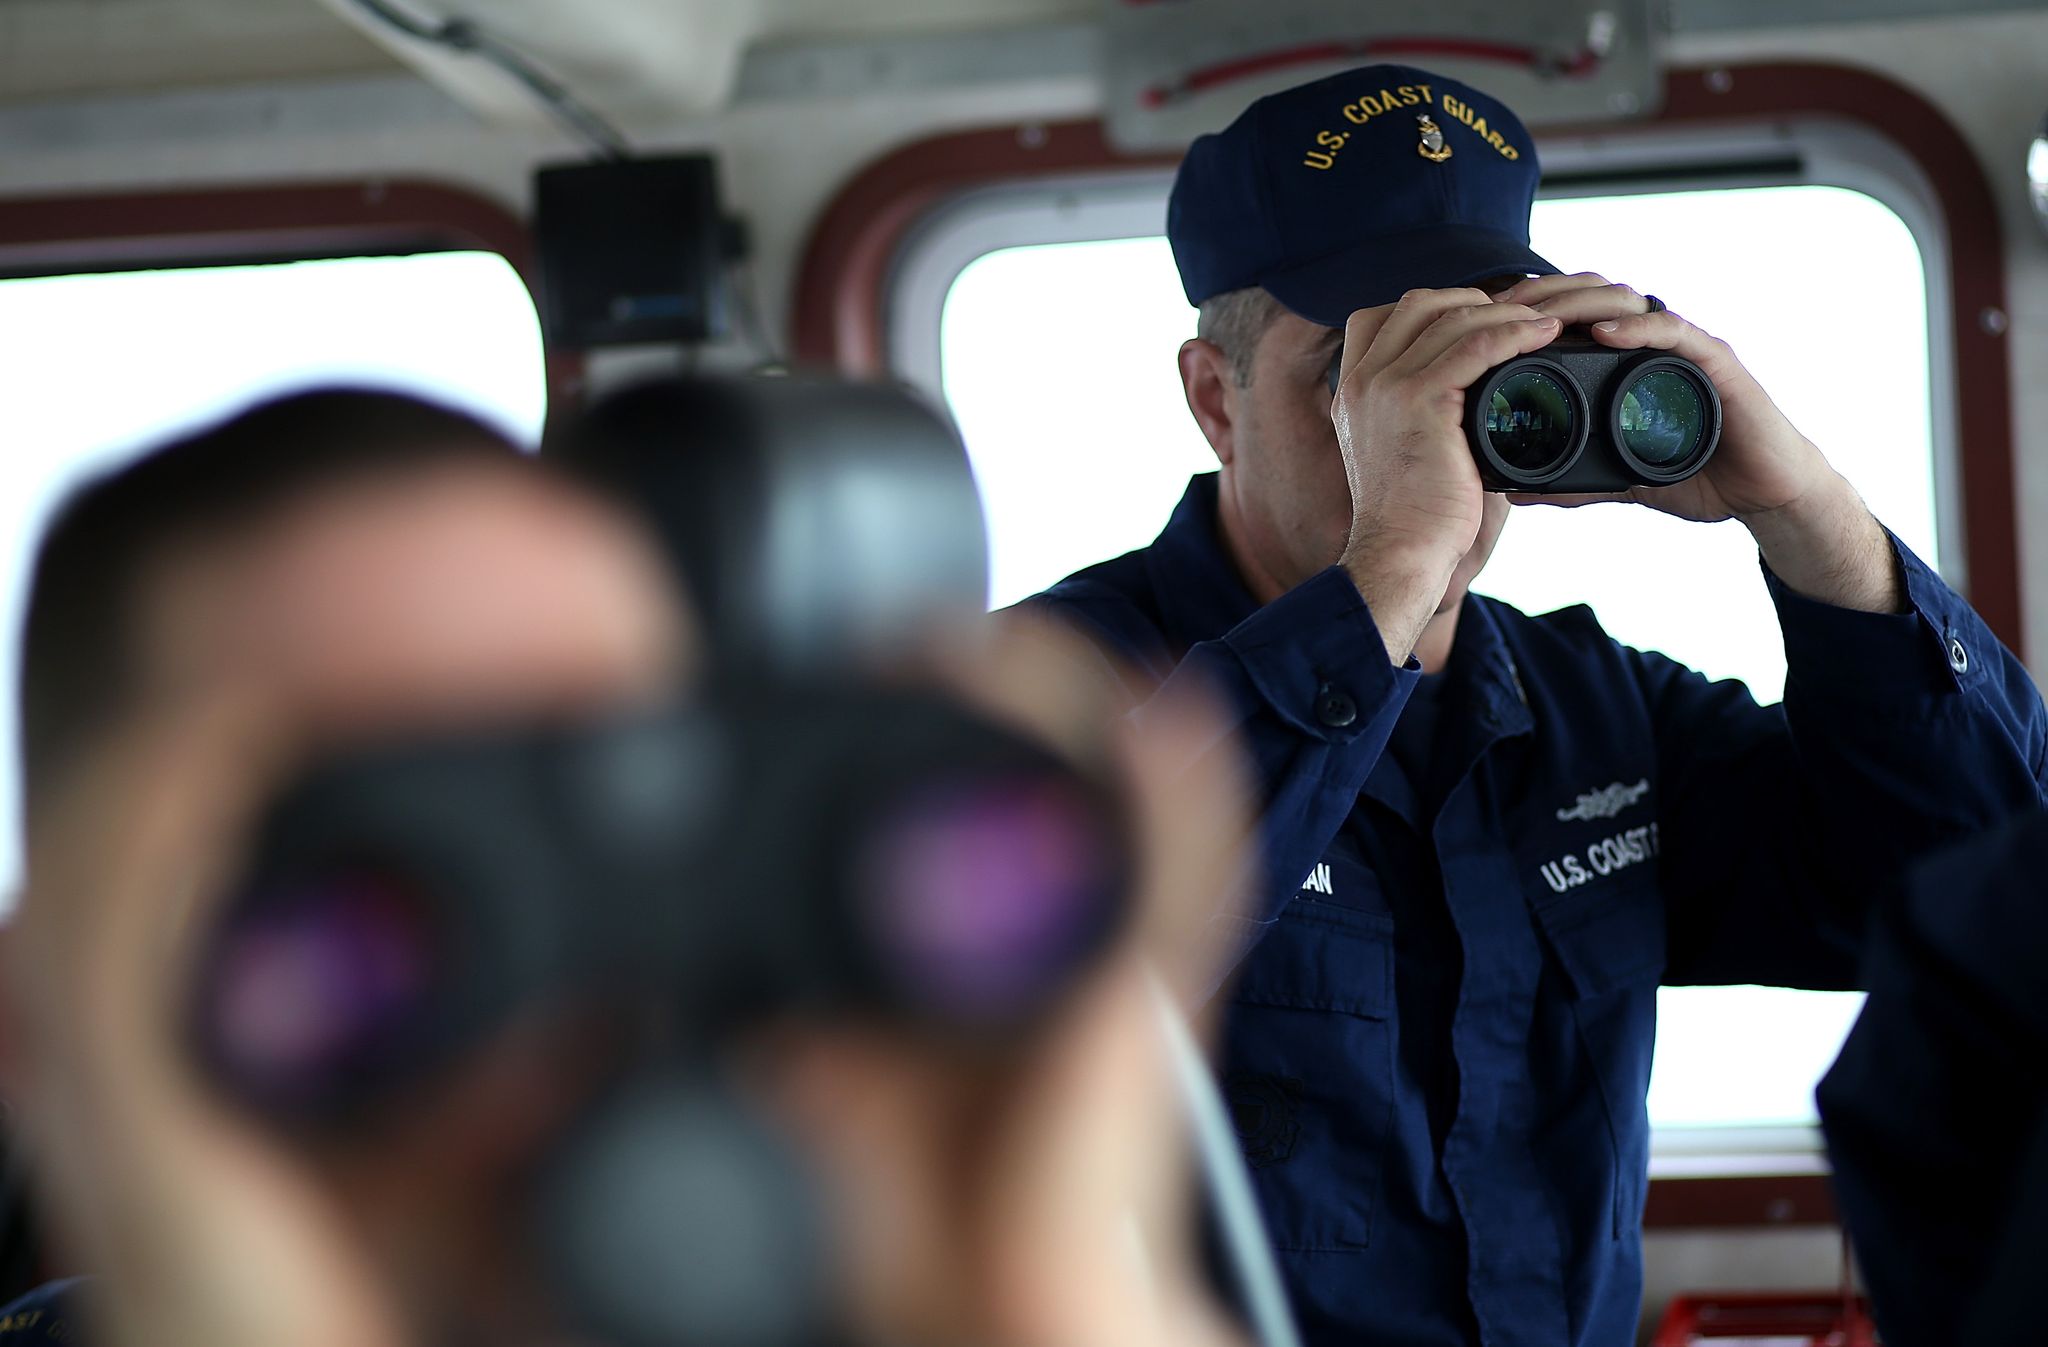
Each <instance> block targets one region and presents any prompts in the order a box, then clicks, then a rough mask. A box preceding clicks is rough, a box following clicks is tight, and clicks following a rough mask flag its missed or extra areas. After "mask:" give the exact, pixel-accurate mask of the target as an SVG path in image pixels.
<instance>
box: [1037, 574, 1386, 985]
mask: <svg viewBox="0 0 2048 1347" xmlns="http://www.w3.org/2000/svg"><path fill="white" fill-rule="evenodd" d="M1045 611H1047V612H1048V613H1049V614H1050V615H1052V616H1053V617H1055V618H1059V619H1062V620H1064V621H1067V622H1068V623H1069V624H1071V625H1074V626H1077V627H1079V628H1080V629H1081V630H1082V631H1083V632H1084V634H1086V635H1088V636H1089V637H1090V638H1091V640H1092V641H1093V642H1094V643H1095V644H1096V645H1097V646H1098V647H1104V648H1106V649H1107V650H1108V651H1109V652H1110V653H1111V654H1112V655H1116V656H1120V657H1122V658H1124V659H1126V660H1131V661H1134V662H1136V663H1138V664H1140V665H1141V666H1142V665H1143V664H1145V663H1151V662H1155V661H1156V659H1157V655H1156V652H1157V647H1158V641H1159V635H1158V633H1157V632H1156V630H1150V629H1149V625H1150V624H1149V623H1145V622H1144V621H1143V619H1141V618H1138V617H1137V616H1136V614H1135V613H1132V612H1129V611H1128V610H1125V611H1118V610H1114V609H1103V608H1100V607H1097V606H1095V605H1087V604H1078V603H1071V602H1062V601H1060V600H1054V601H1052V602H1051V603H1049V604H1048V605H1046V609H1045ZM1140 627H1143V628H1145V629H1143V630H1140V629H1138V628H1140ZM1148 655H1150V656H1151V658H1150V659H1148V658H1147V656H1148ZM1158 672H1159V673H1160V674H1161V675H1163V677H1162V679H1161V681H1160V682H1159V683H1158V686H1157V688H1156V689H1155V690H1152V691H1151V692H1150V695H1149V696H1144V695H1143V694H1142V693H1139V692H1138V690H1137V689H1133V691H1134V694H1136V695H1134V700H1135V701H1136V704H1135V705H1134V706H1133V707H1132V709H1131V710H1130V711H1129V712H1128V714H1127V720H1128V722H1129V723H1130V725H1131V726H1132V727H1133V728H1134V730H1135V731H1136V732H1137V733H1139V734H1143V733H1145V726H1146V721H1147V712H1148V709H1149V708H1150V707H1151V705H1153V703H1154V700H1155V699H1166V698H1171V697H1173V696H1175V695H1176V694H1177V693H1178V692H1179V690H1180V687H1181V685H1183V684H1186V683H1190V682H1192V683H1194V684H1196V685H1197V686H1199V687H1202V688H1206V689H1207V690H1208V691H1209V692H1210V694H1211V695H1212V696H1219V695H1220V697H1221V698H1222V700H1223V703H1224V706H1225V709H1226V713H1227V714H1226V716H1225V723H1224V725H1223V727H1222V730H1221V732H1220V733H1219V734H1218V736H1217V738H1216V739H1215V740H1214V741H1212V742H1211V743H1209V744H1207V745H1204V746H1203V747H1202V750H1201V751H1200V752H1199V753H1198V754H1196V755H1195V756H1194V757H1193V758H1191V760H1190V761H1189V763H1188V764H1187V765H1188V768H1189V770H1199V768H1200V765H1201V762H1202V760H1203V759H1204V758H1206V757H1208V755H1210V754H1212V753H1217V752H1238V753H1243V754H1245V755H1247V756H1248V757H1249V758H1250V760H1251V763H1252V766H1253V768H1254V770H1255V772H1256V776H1257V780H1258V783H1259V787H1260V792H1261V798H1260V799H1259V801H1258V803H1257V813H1258V815H1259V820H1260V841H1261V847H1260V854H1259V856H1258V857H1257V858H1255V861H1254V872H1253V873H1252V874H1251V875H1249V876H1247V877H1246V879H1245V881H1244V885H1245V888H1246V889H1247V891H1248V894H1249V901H1247V902H1245V903H1244V904H1242V906H1241V908H1240V909H1239V914H1236V915H1233V914H1218V917H1217V919H1218V920H1219V921H1223V922H1228V923H1230V924H1231V925H1232V927H1233V928H1234V929H1233V930H1231V931H1230V932H1228V933H1227V934H1228V937H1229V938H1228V940H1227V941H1226V945H1227V947H1229V948H1233V949H1234V950H1235V951H1236V956H1235V958H1234V959H1232V960H1231V961H1230V966H1234V965H1235V963H1236V961H1237V960H1239V959H1242V958H1243V956H1244V955H1245V954H1246V953H1248V952H1250V950H1251V948H1252V946H1253V945H1254V944H1256V943H1257V941H1258V939H1259V937H1260V936H1261V935H1263V934H1264V933H1265V930H1266V929H1267V928H1268V927H1269V926H1270V925H1271V924H1272V922H1273V921H1274V920H1276V919H1277V918H1278V916H1279V913H1280V909H1281V908H1282V907H1283V906H1284V905H1285V904H1286V902H1287V901H1288V899H1290V898H1291V897H1293V895H1294V894H1295V893H1296V892H1297V891H1298V890H1299V889H1300V887H1301V883H1302V880H1303V878H1304V877H1306V876H1307V874H1308V873H1309V871H1310V870H1311V869H1313V868H1314V866H1315V864H1316V862H1317V861H1318V860H1320V859H1321V858H1322V856H1323V853H1324V852H1325V851H1326V850H1327V849H1328V847H1329V845H1330V842H1331V840H1332V839H1334V838H1335V837H1336V835H1337V832H1338V829H1340V828H1341V827H1343V825H1344V820H1345V818H1346V817H1347V816H1348V815H1349V814H1350V812H1351V809H1352V807H1353V805H1354V804H1356V802H1357V799H1358V793H1359V791H1360V790H1362V789H1363V788H1364V786H1365V779H1366V777H1367V776H1369V775H1371V773H1372V769H1373V765H1374V764H1375V763H1376V762H1378V761H1379V757H1380V754H1381V753H1383V752H1385V751H1386V746H1387V740H1388V738H1389V736H1391V735H1392V733H1393V729H1394V722H1395V721H1396V720H1398V719H1399V718H1400V714H1401V709H1402V707H1404V706H1405V705H1406V704H1407V701H1408V696H1409V694H1410V693H1411V692H1413V691H1414V688H1415V681H1416V679H1417V678H1418V677H1420V673H1421V671H1420V668H1419V666H1417V665H1416V664H1415V662H1414V660H1413V659H1412V658H1411V659H1410V661H1409V664H1408V667H1407V668H1395V667H1394V666H1393V665H1392V664H1391V663H1390V662H1389V661H1388V659H1387V647H1386V642H1385V640H1384V639H1383V638H1382V637H1381V636H1380V632H1379V628H1378V627H1377V626H1376V625H1375V624H1374V623H1373V620H1372V614H1371V613H1370V612H1369V611H1368V610H1367V607H1366V604H1365V601H1364V599H1363V598H1361V597H1360V595H1359V593H1358V587H1357V586H1356V585H1354V584H1353V583H1352V582H1351V578H1350V577H1349V576H1348V575H1347V574H1346V573H1345V572H1344V571H1343V570H1341V569H1339V568H1337V567H1334V566H1333V567H1331V568H1330V569H1328V570H1326V571H1323V572H1322V573H1321V574H1319V575H1316V576H1314V577H1312V578H1311V579H1309V580H1306V581H1304V582H1303V583H1302V584H1300V585H1298V586H1296V587H1295V588H1294V589H1292V590H1290V591H1288V592H1287V593H1286V594H1283V595H1282V596H1281V597H1279V598H1278V599H1275V600H1274V601H1273V602H1272V603H1269V604H1267V605H1266V606H1265V607H1263V608H1261V609H1259V610H1258V611H1257V612H1256V613H1253V614H1252V615H1251V616H1250V617H1248V618H1246V619H1245V620H1244V621H1242V622H1240V623H1239V624H1238V625H1237V626H1235V627H1233V628H1232V629H1231V630H1230V631H1229V632H1228V633H1226V634H1225V635H1224V636H1222V637H1221V638H1219V639H1217V640H1213V641H1203V642H1201V643H1200V644H1198V645H1196V646H1194V647H1193V648H1191V649H1190V650H1188V652H1187V653H1186V655H1185V656H1183V657H1182V658H1180V660H1179V661H1178V662H1177V663H1174V664H1172V665H1171V666H1170V667H1165V668H1161V669H1158ZM1140 698H1142V699H1140ZM1228 971H1229V968H1228V967H1225V968H1222V969H1219V970H1218V979H1217V980H1218V981H1219V982H1220V981H1221V979H1222V977H1223V976H1225V975H1227V973H1228ZM1205 990H1206V991H1213V990H1214V988H1213V987H1211V988H1208V989H1205Z"/></svg>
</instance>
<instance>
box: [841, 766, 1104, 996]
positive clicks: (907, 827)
mask: <svg viewBox="0 0 2048 1347" xmlns="http://www.w3.org/2000/svg"><path fill="white" fill-rule="evenodd" d="M1098 808H1099V806H1097V805H1095V804H1093V803H1092V802H1091V801H1089V800H1087V799H1085V798H1083V797H1082V796H1081V795H1080V794H1079V793H1078V792H1077V791H1076V790H1075V789H1074V787H1073V786H1072V785H1071V784H1070V783H1067V782H1064V781H1060V780H1057V779H1053V778H1045V777H1039V778H1029V777H1024V778H1009V779H1001V780H980V781H971V782H967V783H964V784H962V785H960V786H957V787H955V788H953V789H949V790H943V791H941V790H929V791H925V792H921V793H920V794H919V795H918V796H916V797H915V798H913V799H912V800H910V801H908V802H907V803H905V804H904V805H903V806H901V807H899V808H898V809H897V810H895V811H894V813H893V815H892V816H891V817H890V818H889V820H888V821H887V822H886V823H885V825H884V826H883V827H882V828H881V829H880V830H879V835H878V836H877V837H876V838H875V840H874V842H873V844H872V847H871V850H870V851H869V853H868V857H867V859H868V864H867V865H865V866H864V867H863V874H864V877H865V878H866V880H867V885H866V890H867V895H866V896H867V901H868V906H869V915H870V917H871V921H872V926H871V929H872V930H873V931H874V933H875V935H876V938H877V944H878V946H879V947H880V950H881V952H882V957H883V959H884V961H885V963H886V964H887V965H888V967H889V971H890V972H891V973H893V974H894V975H895V976H896V978H897V979H898V981H899V984H900V987H901V989H902V990H904V991H905V992H907V993H908V994H909V996H910V998H911V999H912V1000H913V1001H914V1002H915V1003H916V1004H918V1005H919V1006H921V1007H923V1008H927V1009H930V1010H932V1011H935V1012H937V1013H940V1014H942V1015H947V1016H951V1017H956V1018H959V1019H963V1020H968V1021H984V1022H985V1021H991V1020H1001V1019H1005V1018H1012V1017H1016V1016H1018V1015H1021V1014H1024V1013H1028V1012H1029V1011H1030V1010H1032V1009H1033V1008H1035V1007H1036V1006H1037V1005H1038V1004H1039V1003H1040V1002H1042V1001H1043V1000H1044V999H1045V997H1046V996H1047V994H1048V993H1049V992H1051V991H1052V990H1053V989H1055V988H1056V987H1058V986H1059V985H1060V984H1062V983H1063V982H1064V981H1065V980H1066V979H1067V978H1068V977H1069V976H1070V975H1071V973H1072V971H1073V964H1074V962H1075V961H1076V959H1077V958H1078V957H1080V956H1081V955H1083V954H1085V953H1086V952H1087V951H1088V949H1089V947H1090V946H1091V945H1092V943H1093V941H1094V939H1095V937H1096V936H1097V935H1098V934H1099V933H1100V932H1101V931H1102V929H1103V928H1104V926H1105V924H1106V917H1107V913H1106V912H1105V910H1104V909H1105V908H1106V906H1107V904H1108V903H1109V902H1110V901H1111V900H1112V899H1113V898H1114V895H1113V894H1112V893H1111V892H1110V884H1111V882H1112V880H1113V875H1112V874H1111V861H1112V852H1111V848H1110V843H1109V840H1108V838H1107V837H1106V835H1105V825H1104V823H1103V821H1102V820H1101V818H1100V817H1099V816H1098V814H1097V809H1098Z"/></svg>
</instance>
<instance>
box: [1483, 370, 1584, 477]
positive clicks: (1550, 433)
mask: <svg viewBox="0 0 2048 1347" xmlns="http://www.w3.org/2000/svg"><path fill="white" fill-rule="evenodd" d="M1575 420H1576V417H1575V414H1574V412H1573V408H1572V399H1571V395H1570V394H1568V393H1566V392H1565V389H1564V385H1563V384H1561V383H1559V382H1558V381H1557V380H1556V379H1554V378H1552V377H1551V376H1550V375H1548V374H1545V373H1543V372H1542V371H1540V370H1533V369H1529V370H1518V371H1516V372H1515V373H1513V374H1510V375H1509V376H1508V377H1507V378H1505V379H1503V380H1501V381H1500V385H1499V386H1498V387H1497V388H1495V389H1494V390H1493V396H1492V397H1491V398H1490V399H1488V401H1487V406H1486V437H1487V439H1488V441H1490V442H1491V443H1492V445H1493V451H1494V452H1495V453H1496V454H1499V455H1500V457H1501V460H1502V461H1503V462H1504V463H1506V464H1507V465H1508V466H1509V467H1511V468H1514V469H1516V470H1517V471H1521V472H1527V473H1531V474H1536V473H1541V472H1543V471H1545V470H1546V469H1548V468H1550V467H1552V466H1554V465H1555V464H1556V463H1557V462H1558V460H1559V459H1562V458H1563V457H1564V456H1565V455H1566V454H1568V453H1570V452H1571V449H1572V439H1573V432H1574V431H1575V430H1576V429H1577V427H1576V425H1575V424H1574V423H1575Z"/></svg>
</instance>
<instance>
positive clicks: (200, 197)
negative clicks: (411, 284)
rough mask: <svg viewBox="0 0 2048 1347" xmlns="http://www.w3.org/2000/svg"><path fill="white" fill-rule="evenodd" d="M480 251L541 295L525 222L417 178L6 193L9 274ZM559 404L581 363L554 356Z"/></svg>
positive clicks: (552, 376) (1, 251) (0, 252)
mask: <svg viewBox="0 0 2048 1347" xmlns="http://www.w3.org/2000/svg"><path fill="white" fill-rule="evenodd" d="M453 249H474V250H477V251H481V252H493V253H497V254H498V255H499V256H501V257H503V258H504V259H505V260H506V261H507V262H510V263H511V264H512V267H513V269H514V270H515V271H517V272H518V273H519V276H520V278H521V279H522V280H523V281H525V282H526V287H527V289H528V290H529V291H534V290H536V287H537V283H538V277H537V274H536V271H535V264H534V248H533V237H532V234H531V232H530V231H529V230H528V228H527V225H526V222H525V221H524V220H522V219H521V218H520V217H519V216H518V215H517V214H515V213H513V212H512V211H511V210H508V209H507V208H506V207H505V206H503V205H501V204H499V203H498V202H496V201H493V200H491V199H490V198H489V197H486V196H482V195H480V194H478V193H476V192H472V191H469V190H467V189H465V188H460V187H451V186H448V185H445V184H442V183H435V182H427V181H422V180H417V179H407V178H393V179H388V180H387V179H371V180H366V181H344V182H307V183H297V184H292V185H289V186H270V185H264V186H222V187H213V188H185V189H180V190H177V191H165V192H108V193H97V194H89V195H63V196H18V197H0V277H5V276H23V275H64V274H72V273H82V272H93V271H124V270H130V269H135V268H142V267H176V266H231V265H235V264H238V263H240V264H250V263H260V262H269V261H282V260H287V259H289V260H295V261H296V260H305V259H310V258H326V257H362V256H376V255H393V254H400V253H407V252H435V251H443V250H453ZM547 369H548V391H549V393H550V395H551V397H550V403H551V405H554V406H566V405H573V401H574V399H575V397H576V395H577V394H578V393H579V392H580V391H581V387H582V373H583V362H582V359H581V357H580V356H579V355H577V354H575V353H573V352H572V353H567V354H562V355H558V354H556V353H554V352H552V351H550V352H549V354H548V364H547Z"/></svg>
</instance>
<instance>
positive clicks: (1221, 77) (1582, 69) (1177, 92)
mask: <svg viewBox="0 0 2048 1347" xmlns="http://www.w3.org/2000/svg"><path fill="white" fill-rule="evenodd" d="M1412 56H1420V57H1425V58H1426V57H1431V56H1448V57H1452V58H1455V59H1457V60H1461V61H1491V62H1495V63H1497V64H1500V65H1515V66H1525V67H1530V68H1533V69H1540V70H1554V71H1555V72H1556V73H1557V74H1560V75H1563V76H1565V77H1567V78H1570V79H1583V78H1585V77H1586V76H1588V75H1590V74H1592V73H1593V72H1594V71H1595V70H1598V69H1599V68H1600V61H1601V56H1600V53H1599V52H1596V51H1594V50H1593V49H1592V48H1590V47H1588V48H1583V49H1581V50H1579V51H1576V52H1573V53H1572V55H1571V59H1570V60H1567V61H1563V62H1558V61H1556V60H1554V59H1553V58H1552V57H1551V56H1550V55H1549V54H1548V53H1546V52H1544V51H1541V50H1539V49H1537V48H1535V47H1521V46H1514V45H1512V44H1509V43H1506V42H1480V41H1478V40H1476V39H1473V38H1462V37H1390V38H1382V39H1361V40H1359V41H1355V42H1339V41H1331V42H1309V43H1304V44H1302V45H1301V46H1298V47H1283V48H1280V49H1278V50H1276V51H1266V52H1260V53H1259V54H1257V55H1256V56H1244V57H1239V58H1238V59H1236V60H1233V61H1222V62H1219V63H1217V64H1216V65H1212V66H1203V67H1201V68H1200V69H1197V70H1191V71H1189V72H1188V73H1187V74H1186V75H1184V76H1182V77H1181V79H1180V80H1179V81H1178V82H1177V83H1174V84H1155V85H1153V86H1152V87H1151V88H1149V89H1147V90H1145V92H1144V93H1142V94H1140V95H1139V101H1140V102H1142V103H1143V104H1144V105H1145V106H1146V107H1149V108H1157V107H1163V106H1165V105H1166V104H1168V103H1173V102H1178V101H1179V100H1180V99H1183V98H1189V97H1192V96H1193V95H1195V94H1199V93H1202V92H1204V91H1206V90H1209V89H1215V88H1219V87H1221V86H1223V85H1226V84H1233V83H1235V82H1237V81H1238V80H1242V79H1249V78H1250V77H1252V76H1254V75H1262V74H1267V73H1270V72H1272V71H1275V70H1285V69H1287V68H1289V67H1291V66H1300V65H1320V64H1328V63H1330V62H1334V61H1359V60H1366V59H1371V60H1384V59H1386V58H1389V57H1412Z"/></svg>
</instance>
